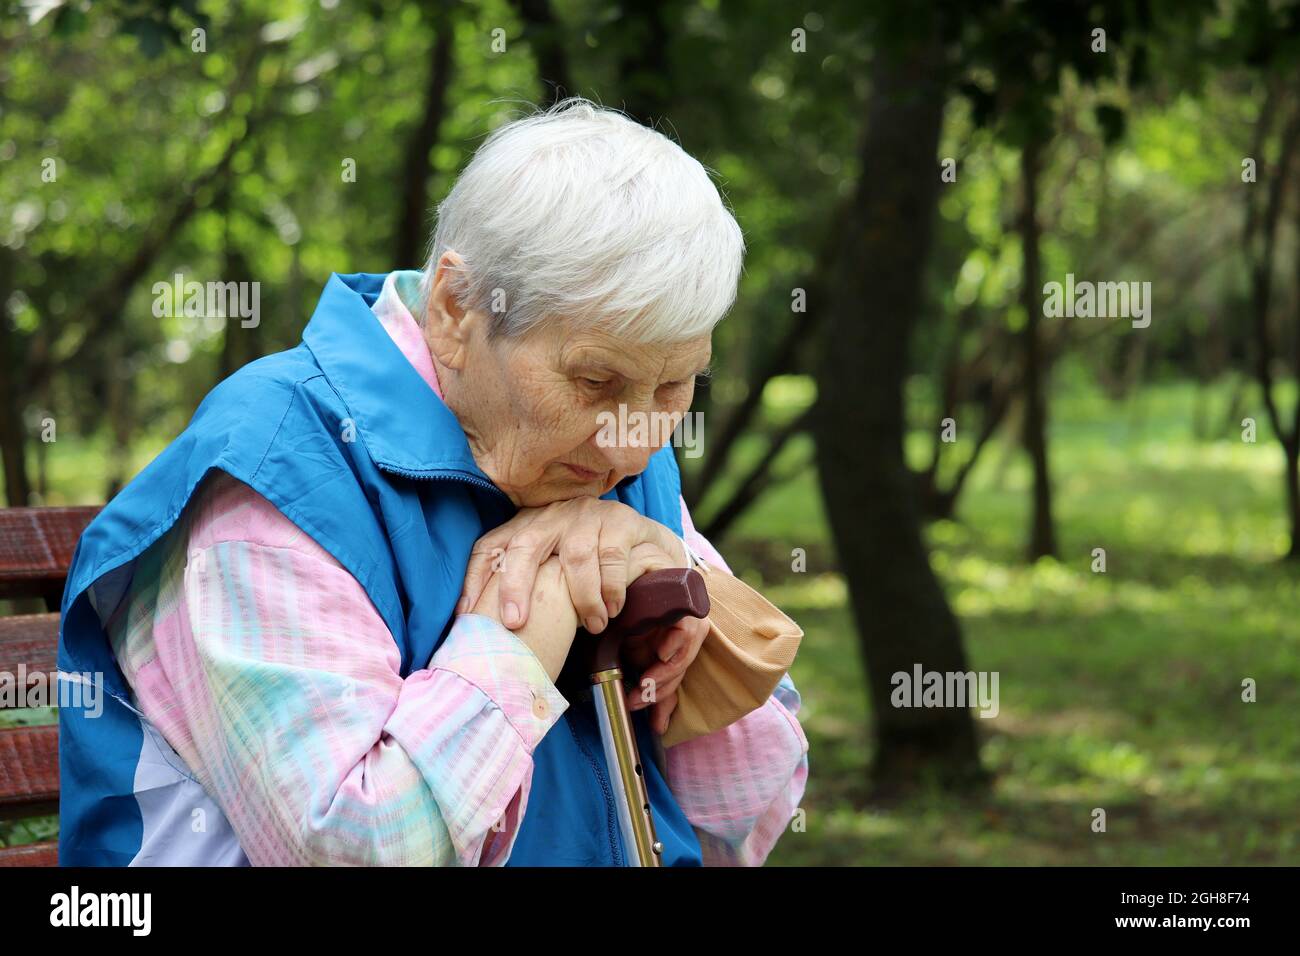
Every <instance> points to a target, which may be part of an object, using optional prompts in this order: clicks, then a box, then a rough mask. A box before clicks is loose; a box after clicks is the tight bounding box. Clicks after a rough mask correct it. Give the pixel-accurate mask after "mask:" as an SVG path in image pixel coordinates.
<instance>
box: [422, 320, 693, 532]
mask: <svg viewBox="0 0 1300 956" xmlns="http://www.w3.org/2000/svg"><path fill="white" fill-rule="evenodd" d="M436 302H437V299H436V298H435V300H434V302H431V304H430V310H431V312H432V311H433V310H434V309H435V308H436V307H437V306H436ZM430 318H431V319H432V318H433V316H432V315H431V317H430ZM486 318H487V317H486V316H476V315H475V314H474V313H472V312H467V313H464V314H462V315H460V316H459V317H458V319H457V322H456V324H455V327H456V329H457V330H458V331H457V333H456V334H455V335H452V334H451V333H450V332H449V326H448V324H447V322H446V321H443V322H440V323H439V322H435V321H429V322H428V324H427V325H426V339H427V340H428V341H429V346H430V351H431V353H432V354H433V356H434V358H435V361H436V364H437V365H438V366H439V368H438V374H439V380H440V383H441V385H442V389H443V394H444V398H445V400H446V402H447V405H448V407H449V408H450V409H451V410H452V412H454V413H455V415H456V417H457V419H458V420H459V421H460V424H461V427H462V428H463V429H464V430H465V434H466V436H467V437H468V438H469V443H470V448H471V450H472V451H473V453H474V459H475V461H476V462H477V463H478V465H479V467H480V468H482V469H483V471H484V472H485V473H486V474H487V475H488V477H490V478H491V479H492V480H493V482H494V483H495V484H496V485H497V486H498V487H499V488H501V490H502V491H504V492H506V494H508V495H509V496H510V498H511V500H512V501H514V502H515V504H517V505H519V506H521V507H536V506H539V505H545V504H549V503H551V502H553V501H562V500H565V499H568V498H577V497H580V496H584V495H587V496H599V495H602V494H604V493H605V492H607V491H609V490H610V489H611V488H613V487H614V486H615V485H616V484H618V482H620V481H622V480H623V479H624V478H626V477H627V476H629V475H635V474H638V473H640V472H641V471H643V470H644V469H645V468H646V465H647V464H648V462H649V459H650V456H651V455H652V454H653V453H654V452H656V451H657V450H659V448H661V447H662V446H663V445H664V444H667V443H668V442H669V441H671V433H672V429H673V426H675V425H676V423H677V422H678V421H679V420H680V419H681V417H682V416H683V415H684V414H685V413H686V412H687V410H688V409H689V408H690V405H691V400H692V398H693V397H694V394H695V377H696V375H697V374H699V373H701V372H703V371H705V370H706V369H707V367H708V364H709V359H710V356H711V353H712V345H711V337H710V336H709V335H704V336H701V337H699V338H695V339H688V340H685V341H680V342H676V343H672V344H667V345H640V344H633V343H629V342H627V341H624V340H622V339H619V338H617V337H615V336H613V335H611V334H609V333H608V332H604V331H599V330H593V329H581V330H575V329H572V328H569V327H567V326H565V325H564V324H562V323H558V322H553V323H545V324H542V325H540V326H538V327H536V328H535V329H533V330H531V331H530V332H529V333H527V334H526V335H524V336H521V337H518V338H514V339H505V338H497V339H492V338H490V337H489V336H488V335H487V327H488V322H487V321H485V320H486ZM449 337H451V338H454V339H455V342H456V344H455V346H454V347H453V346H452V345H451V344H450V343H449V341H448V338H449Z"/></svg>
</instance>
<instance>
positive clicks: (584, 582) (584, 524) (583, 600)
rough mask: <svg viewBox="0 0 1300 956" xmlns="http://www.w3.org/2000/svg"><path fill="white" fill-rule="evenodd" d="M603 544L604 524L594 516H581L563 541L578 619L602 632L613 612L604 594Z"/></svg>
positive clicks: (564, 565)
mask: <svg viewBox="0 0 1300 956" xmlns="http://www.w3.org/2000/svg"><path fill="white" fill-rule="evenodd" d="M599 546H600V524H599V522H598V521H597V520H596V519H595V518H594V517H585V518H582V519H579V520H578V522H577V523H576V524H575V525H574V527H573V528H572V529H571V530H570V531H569V532H568V533H567V534H566V535H565V536H564V538H563V539H562V540H561V541H560V545H559V551H560V566H561V567H562V568H564V581H565V583H566V584H567V585H568V588H569V599H570V600H571V601H572V602H573V609H574V610H575V611H577V612H578V620H580V621H581V622H582V626H583V627H585V628H586V629H587V630H588V632H590V633H592V634H599V633H600V632H601V631H603V630H604V629H605V625H606V624H608V623H609V612H608V610H607V609H606V607H605V603H604V601H602V600H601V597H600V563H599V561H598V560H597V557H596V552H597V549H598V548H599Z"/></svg>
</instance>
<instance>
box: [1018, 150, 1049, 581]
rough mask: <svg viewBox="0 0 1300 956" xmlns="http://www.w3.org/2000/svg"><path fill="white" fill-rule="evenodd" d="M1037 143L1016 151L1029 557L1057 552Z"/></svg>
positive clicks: (1034, 559)
mask: <svg viewBox="0 0 1300 956" xmlns="http://www.w3.org/2000/svg"><path fill="white" fill-rule="evenodd" d="M1041 150H1042V144H1041V142H1040V141H1039V140H1038V139H1036V138H1032V137H1031V139H1030V140H1029V142H1027V143H1026V144H1025V147H1024V149H1022V150H1021V152H1020V178H1021V182H1022V185H1023V187H1024V206H1023V208H1022V209H1021V216H1020V237H1021V245H1022V246H1023V250H1024V274H1023V276H1022V278H1021V288H1020V293H1021V302H1022V303H1023V304H1024V307H1025V330H1024V348H1025V372H1024V375H1025V377H1024V383H1025V430H1024V442H1025V450H1026V451H1027V452H1029V459H1030V461H1031V463H1032V465H1033V469H1034V498H1033V517H1032V519H1031V523H1030V529H1029V560H1030V561H1036V560H1038V559H1039V558H1043V557H1048V556H1049V555H1052V556H1054V555H1055V554H1056V531H1055V529H1054V528H1053V525H1052V477H1051V473H1050V471H1049V469H1048V461H1047V399H1046V397H1045V395H1044V391H1043V379H1044V377H1045V376H1046V373H1047V369H1046V368H1045V363H1046V359H1045V357H1044V355H1043V351H1042V348H1041V342H1040V339H1039V326H1040V325H1041V322H1042V317H1043V300H1042V298H1041V289H1042V287H1043V283H1042V271H1041V269H1040V266H1039V260H1038V251H1039V250H1038V241H1039V226H1038V176H1039V173H1040V171H1041V163H1042V160H1041Z"/></svg>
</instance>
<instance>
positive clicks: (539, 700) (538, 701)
mask: <svg viewBox="0 0 1300 956" xmlns="http://www.w3.org/2000/svg"><path fill="white" fill-rule="evenodd" d="M550 712H551V708H550V707H549V706H547V703H546V698H545V697H534V698H533V716H534V717H536V718H537V719H538V720H545V719H546V715H547V714H549V713H550Z"/></svg>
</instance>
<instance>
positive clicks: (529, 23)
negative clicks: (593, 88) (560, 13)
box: [513, 0, 574, 107]
mask: <svg viewBox="0 0 1300 956" xmlns="http://www.w3.org/2000/svg"><path fill="white" fill-rule="evenodd" d="M513 2H514V6H515V9H516V10H518V11H519V16H520V18H521V19H522V20H523V21H524V36H525V38H527V40H528V44H529V46H531V47H532V48H533V56H534V57H535V58H536V60H537V77H538V79H540V80H541V81H542V106H544V107H545V106H553V105H554V104H556V103H558V102H559V101H560V100H561V99H563V98H564V97H566V96H571V95H572V94H573V92H574V89H573V81H572V80H571V79H570V78H569V55H568V53H567V52H566V51H565V49H564V38H565V37H566V36H567V35H568V34H567V32H566V31H565V29H564V25H563V24H561V23H559V22H557V21H556V19H555V14H554V13H552V12H551V4H550V0H513Z"/></svg>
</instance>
